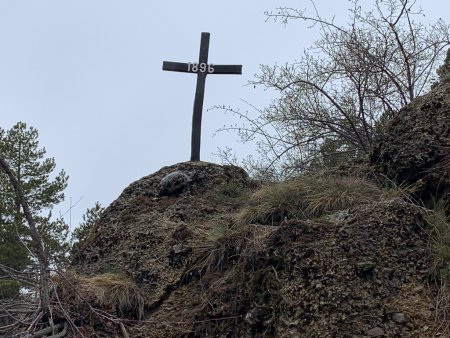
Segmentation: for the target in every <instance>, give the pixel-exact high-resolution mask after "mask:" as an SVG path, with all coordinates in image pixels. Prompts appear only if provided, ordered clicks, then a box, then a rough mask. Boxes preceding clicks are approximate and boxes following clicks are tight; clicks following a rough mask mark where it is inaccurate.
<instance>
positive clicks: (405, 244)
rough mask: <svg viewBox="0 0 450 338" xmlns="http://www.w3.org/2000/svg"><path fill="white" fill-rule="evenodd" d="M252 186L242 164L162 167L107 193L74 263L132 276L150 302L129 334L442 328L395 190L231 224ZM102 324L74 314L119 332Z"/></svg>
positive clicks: (397, 332)
mask: <svg viewBox="0 0 450 338" xmlns="http://www.w3.org/2000/svg"><path fill="white" fill-rule="evenodd" d="M168 181H170V182H172V183H173V184H172V183H171V184H168ZM168 187H169V188H168ZM255 189H257V186H256V185H255V184H253V183H252V182H251V181H250V180H249V179H248V177H247V176H246V174H245V173H244V172H243V171H242V170H241V169H239V168H237V167H230V166H218V165H214V164H210V163H181V164H178V165H175V166H171V167H166V168H163V169H161V170H160V171H159V172H157V173H155V174H153V175H150V176H147V177H145V178H143V179H141V180H139V181H137V182H135V183H133V184H132V185H130V186H129V187H128V188H127V189H125V190H124V192H123V193H122V195H121V196H120V197H119V198H118V199H117V200H116V201H115V202H113V203H112V205H111V206H110V207H109V208H108V209H107V211H106V212H105V214H104V216H103V217H102V219H101V221H100V222H99V223H98V224H97V226H96V228H95V231H93V233H92V234H91V236H90V238H89V240H88V242H87V243H85V245H84V247H83V249H82V250H81V251H80V252H79V254H78V256H77V257H76V259H75V261H74V262H73V269H75V270H76V271H77V273H78V274H80V275H83V276H96V275H97V276H98V275H101V274H105V273H118V274H120V275H124V276H126V277H127V278H129V279H131V280H132V281H133V282H134V283H135V284H136V285H137V287H138V288H139V289H140V292H141V295H142V297H143V299H144V302H145V309H144V311H143V313H142V314H141V315H142V318H141V321H136V322H135V321H129V322H126V323H127V325H126V327H127V331H128V332H129V334H130V335H131V336H133V337H180V336H182V337H183V336H184V337H366V336H368V337H386V336H387V337H432V336H434V335H435V334H436V333H437V332H438V327H437V326H436V325H435V322H434V305H433V304H434V300H433V295H432V293H431V292H430V291H429V290H428V288H427V287H426V284H425V282H426V280H427V277H428V274H429V268H430V261H429V258H428V257H429V255H428V252H427V248H428V244H427V243H428V236H427V235H426V233H425V232H424V227H426V224H425V222H424V219H423V212H422V211H421V210H420V208H417V207H416V206H414V205H412V204H410V203H408V202H405V201H404V200H402V199H401V198H392V199H390V200H384V201H373V202H372V203H369V202H367V201H366V202H364V203H363V202H362V203H361V205H356V206H354V207H351V208H348V209H346V210H341V211H335V212H332V213H330V214H329V215H323V216H322V217H320V218H317V217H316V218H314V219H308V218H304V217H303V218H302V217H300V218H299V217H285V218H284V219H283V218H282V219H278V220H275V219H272V220H271V221H268V222H262V223H261V224H242V223H238V222H237V221H236V219H237V218H236V213H237V211H238V210H239V208H242V206H245V205H246V204H247V202H248V201H249V200H251V193H252V191H253V190H255ZM374 189H376V188H374ZM264 223H266V224H264ZM113 313H114V311H113ZM124 317H125V318H128V319H129V320H132V319H133V318H134V319H137V318H136V316H134V317H133V315H132V314H129V315H128V317H127V315H125V316H124ZM100 322H101V320H99V319H92V317H91V318H90V320H84V321H80V322H79V324H80V325H81V326H83V325H84V326H89V327H92V328H95V330H98V331H97V334H100V332H102V331H103V332H104V335H105V336H112V335H114V334H116V333H115V331H114V327H109V328H108V327H107V326H105V325H101V324H100Z"/></svg>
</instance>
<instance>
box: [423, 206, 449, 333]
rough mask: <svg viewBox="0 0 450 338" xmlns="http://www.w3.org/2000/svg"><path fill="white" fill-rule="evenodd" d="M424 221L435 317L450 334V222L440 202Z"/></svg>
mask: <svg viewBox="0 0 450 338" xmlns="http://www.w3.org/2000/svg"><path fill="white" fill-rule="evenodd" d="M426 221H427V223H428V225H429V227H430V249H431V256H432V259H433V268H432V277H433V279H434V280H435V281H436V284H437V287H438V292H437V297H436V318H437V321H439V323H440V326H441V329H442V330H444V331H445V332H446V333H447V334H450V332H449V331H450V310H449V309H450V223H449V222H448V219H447V217H446V215H445V210H444V206H443V204H442V202H439V203H437V204H436V205H435V207H434V209H433V210H431V211H430V212H429V213H428V215H427V216H426Z"/></svg>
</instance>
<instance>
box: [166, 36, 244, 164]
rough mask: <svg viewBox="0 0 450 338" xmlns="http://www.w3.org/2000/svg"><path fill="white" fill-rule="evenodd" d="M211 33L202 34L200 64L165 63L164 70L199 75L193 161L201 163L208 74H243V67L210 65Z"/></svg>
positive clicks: (193, 132)
mask: <svg viewBox="0 0 450 338" xmlns="http://www.w3.org/2000/svg"><path fill="white" fill-rule="evenodd" d="M208 52H209V33H202V38H201V42H200V55H199V58H198V63H191V62H188V63H181V62H170V61H163V67H162V69H163V70H169V71H172V72H183V73H194V74H197V87H196V89H195V99H194V113H193V115H192V137H191V161H200V139H201V131H202V110H203V98H204V95H205V80H206V75H208V74H211V75H213V74H242V66H241V65H214V64H212V63H210V64H208Z"/></svg>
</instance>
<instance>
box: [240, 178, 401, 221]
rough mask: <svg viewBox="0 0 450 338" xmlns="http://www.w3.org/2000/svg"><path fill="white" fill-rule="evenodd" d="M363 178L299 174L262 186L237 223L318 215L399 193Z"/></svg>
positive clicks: (242, 211) (250, 200)
mask: <svg viewBox="0 0 450 338" xmlns="http://www.w3.org/2000/svg"><path fill="white" fill-rule="evenodd" d="M398 195H399V194H398V192H395V191H386V190H382V189H380V188H378V187H377V186H376V185H375V184H373V183H370V182H368V181H366V180H364V179H362V178H355V177H337V176H331V175H320V176H319V175H317V176H301V177H299V178H297V179H293V180H290V181H285V182H281V183H276V184H269V185H266V186H263V187H262V188H261V189H260V190H258V191H257V192H255V193H254V194H253V195H252V196H251V197H250V199H249V202H248V205H247V206H246V207H244V208H243V209H242V210H241V212H240V213H239V214H238V215H237V216H236V222H237V223H238V224H250V223H260V224H273V223H277V222H280V221H282V220H284V219H289V218H296V219H305V218H314V217H320V216H323V215H326V214H329V213H332V212H335V211H338V210H343V209H347V208H350V207H352V206H354V205H357V204H361V203H368V202H374V201H381V200H383V199H386V198H392V197H395V196H398Z"/></svg>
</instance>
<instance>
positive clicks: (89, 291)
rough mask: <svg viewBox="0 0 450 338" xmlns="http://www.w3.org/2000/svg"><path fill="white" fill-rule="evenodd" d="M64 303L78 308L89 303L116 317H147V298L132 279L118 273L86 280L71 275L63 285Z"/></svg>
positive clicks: (69, 274) (67, 276) (82, 277)
mask: <svg viewBox="0 0 450 338" xmlns="http://www.w3.org/2000/svg"><path fill="white" fill-rule="evenodd" d="M62 288H63V292H62V294H63V299H64V300H65V301H68V302H70V303H71V304H72V305H74V306H76V307H78V308H84V307H86V306H87V303H88V304H90V305H91V306H94V307H99V308H101V309H102V310H105V311H110V312H111V313H113V314H120V315H126V314H132V315H133V316H135V317H137V318H138V319H142V318H143V316H144V306H145V298H144V296H143V294H142V292H141V291H140V289H139V287H138V286H137V285H136V284H135V283H134V282H133V281H132V280H130V279H129V278H126V277H125V276H123V275H120V274H116V273H105V274H100V275H96V276H92V277H85V276H80V275H79V274H76V273H75V272H69V273H67V275H66V280H64V282H63V283H62Z"/></svg>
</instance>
